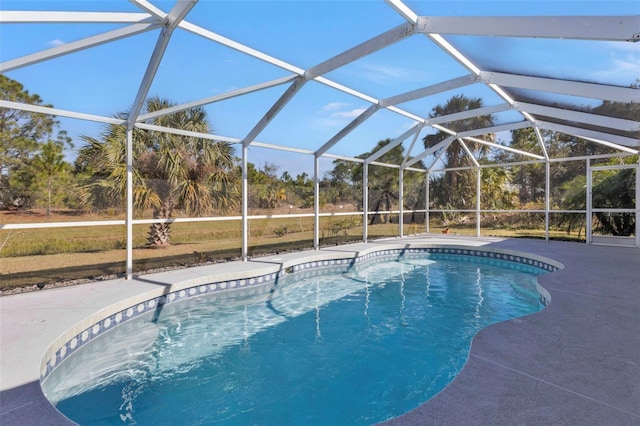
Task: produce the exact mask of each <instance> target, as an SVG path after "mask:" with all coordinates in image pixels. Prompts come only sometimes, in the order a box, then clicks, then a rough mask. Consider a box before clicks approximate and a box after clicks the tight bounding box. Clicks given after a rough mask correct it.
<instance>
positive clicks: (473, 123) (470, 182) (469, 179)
mask: <svg viewBox="0 0 640 426" xmlns="http://www.w3.org/2000/svg"><path fill="white" fill-rule="evenodd" d="M482 106H483V103H482V98H467V97H466V96H464V95H456V96H453V97H452V98H451V99H449V100H448V101H447V103H446V104H445V105H437V106H435V107H434V108H433V109H432V110H431V114H430V117H431V118H433V117H441V116H445V115H449V114H454V113H456V112H462V111H468V110H473V109H477V108H481V107H482ZM492 125H493V117H492V116H491V115H480V116H477V117H472V118H467V119H464V120H458V121H452V122H450V123H445V124H443V126H444V127H446V128H448V129H451V130H454V131H456V132H463V131H465V130H472V129H480V128H485V127H491V126H492ZM448 136H449V134H448V133H446V132H443V131H438V132H437V133H436V134H433V135H427V136H425V137H424V139H423V142H424V147H425V148H426V149H428V148H431V147H432V146H434V145H436V144H438V143H439V142H440V141H442V140H444V139H445V138H447V137H448ZM478 139H483V140H487V141H491V142H493V141H494V140H495V135H494V134H487V135H482V136H478ZM467 147H468V148H469V149H470V150H471V151H472V152H475V153H479V154H481V155H482V154H485V153H486V152H487V151H488V148H487V146H486V145H482V144H477V143H473V142H468V143H467ZM466 156H467V153H466V152H465V150H464V148H463V147H462V146H461V145H460V144H459V143H458V142H457V141H454V142H453V143H452V144H451V145H449V148H448V149H447V152H446V153H445V154H444V156H443V157H442V161H443V162H444V166H445V168H455V167H461V166H466V165H469V164H471V163H470V162H468V161H465V160H466ZM443 179H444V181H443V182H442V185H436V186H435V187H434V190H435V188H437V187H443V188H444V189H445V190H446V191H447V193H446V194H444V193H443V194H438V196H437V198H438V199H439V200H440V202H441V204H442V205H443V206H444V205H452V206H458V207H462V206H464V205H465V204H466V203H467V200H472V199H473V197H474V195H473V194H474V190H473V188H474V187H475V177H474V174H473V172H470V171H459V170H458V171H452V172H448V173H445V174H444V175H443Z"/></svg>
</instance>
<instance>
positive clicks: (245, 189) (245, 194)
mask: <svg viewBox="0 0 640 426" xmlns="http://www.w3.org/2000/svg"><path fill="white" fill-rule="evenodd" d="M248 156H249V147H248V146H247V145H244V144H243V145H242V261H243V262H246V261H247V260H249V219H248V211H249V206H248V204H249V182H248V175H247V163H248Z"/></svg>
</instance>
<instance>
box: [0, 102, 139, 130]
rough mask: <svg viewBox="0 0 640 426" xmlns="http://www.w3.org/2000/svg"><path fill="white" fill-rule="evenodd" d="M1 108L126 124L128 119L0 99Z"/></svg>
mask: <svg viewBox="0 0 640 426" xmlns="http://www.w3.org/2000/svg"><path fill="white" fill-rule="evenodd" d="M0 108H11V109H17V110H21V111H29V112H35V113H38V114H47V115H55V116H57V117H68V118H76V119H78V120H88V121H95V122H98V123H105V124H125V123H126V120H123V119H121V118H113V117H103V116H101V115H92V114H85V113H82V112H75V111H68V110H64V109H58V108H51V107H47V106H42V105H33V104H23V103H20V102H12V101H5V100H0Z"/></svg>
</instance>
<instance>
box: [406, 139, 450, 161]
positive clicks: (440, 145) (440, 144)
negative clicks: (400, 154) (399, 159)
mask: <svg viewBox="0 0 640 426" xmlns="http://www.w3.org/2000/svg"><path fill="white" fill-rule="evenodd" d="M455 139H456V137H455V136H448V137H446V138H445V139H443V140H442V141H440V142H438V143H437V144H436V145H434V146H432V147H431V148H429V149H426V150H424V151H423V152H422V153H420V154H419V155H417V156H415V157H413V158H412V159H411V160H409V161H407V162H406V163H405V164H404V166H405V168H406V167H409V166H413V165H414V164H416V163H417V162H418V161H421V160H422V159H423V158H425V157H428V156H429V155H431V154H433V153H434V152H436V151H437V150H439V149H442V152H444V151H446V149H447V148H448V147H449V145H451V142H453V141H454V140H455Z"/></svg>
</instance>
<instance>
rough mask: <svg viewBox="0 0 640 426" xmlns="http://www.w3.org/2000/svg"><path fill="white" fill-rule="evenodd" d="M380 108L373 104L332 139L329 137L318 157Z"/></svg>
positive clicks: (319, 150)
mask: <svg viewBox="0 0 640 426" xmlns="http://www.w3.org/2000/svg"><path fill="white" fill-rule="evenodd" d="M379 109H380V106H379V105H377V104H375V105H371V106H370V107H369V108H367V109H365V110H364V111H363V112H362V113H361V114H360V115H359V116H357V117H356V118H354V119H353V120H352V121H351V122H350V123H349V124H347V125H346V126H345V127H343V128H342V130H340V131H339V132H338V133H336V134H335V135H334V136H333V137H332V138H331V139H329V140H328V141H327V142H326V143H325V144H324V145H322V146H321V147H320V148H319V149H318V150H317V151H316V153H315V156H316V157H319V156H321V155H322V154H324V153H325V152H327V151H328V150H329V149H331V147H333V146H334V145H335V144H337V143H338V142H339V141H340V140H341V139H342V138H344V137H345V136H347V135H348V134H349V133H351V132H352V131H353V130H354V129H355V128H356V127H358V126H359V125H360V124H362V123H363V122H364V121H365V120H366V119H367V118H369V117H371V116H372V115H373V114H375V113H376V111H378V110H379Z"/></svg>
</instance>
